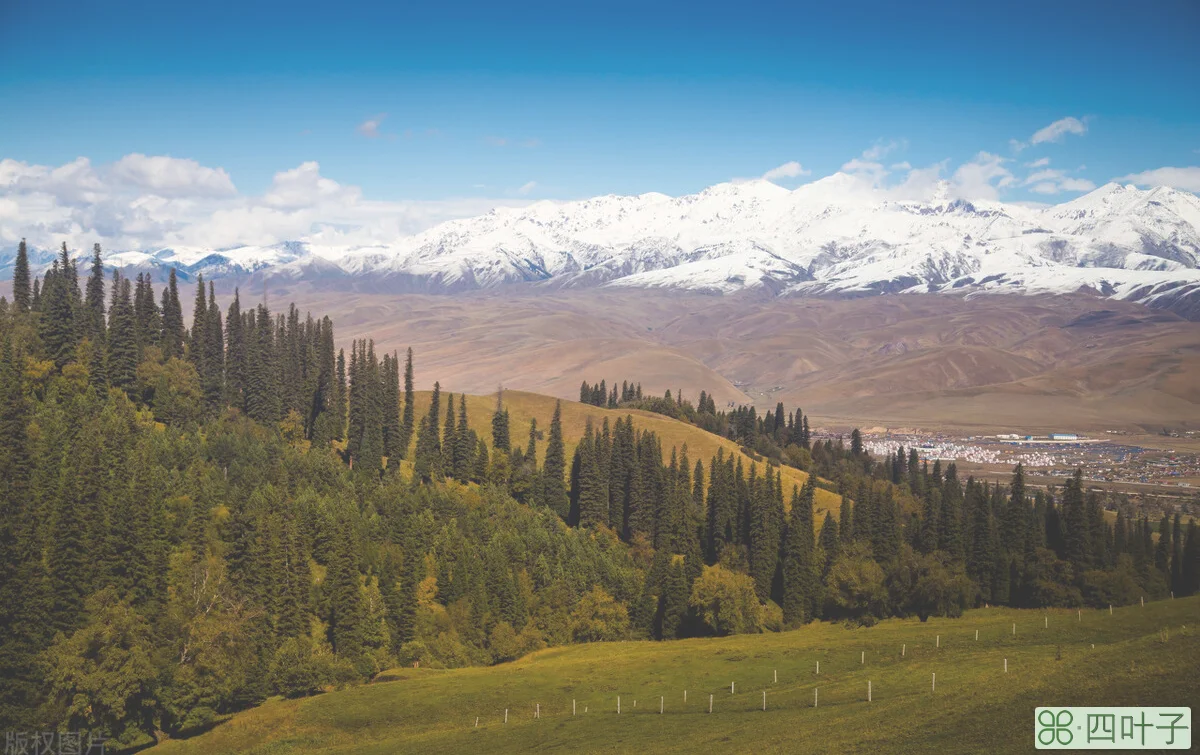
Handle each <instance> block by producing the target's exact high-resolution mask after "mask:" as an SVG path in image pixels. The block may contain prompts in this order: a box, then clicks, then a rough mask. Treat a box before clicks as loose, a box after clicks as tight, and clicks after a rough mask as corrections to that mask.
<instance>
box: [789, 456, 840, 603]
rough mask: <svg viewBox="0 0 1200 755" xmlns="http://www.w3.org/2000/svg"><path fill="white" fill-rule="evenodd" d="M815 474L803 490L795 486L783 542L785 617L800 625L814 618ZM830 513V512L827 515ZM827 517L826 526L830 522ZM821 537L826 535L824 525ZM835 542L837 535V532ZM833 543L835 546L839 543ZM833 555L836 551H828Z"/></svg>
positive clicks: (830, 555) (829, 524) (815, 589)
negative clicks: (832, 552) (813, 508)
mask: <svg viewBox="0 0 1200 755" xmlns="http://www.w3.org/2000/svg"><path fill="white" fill-rule="evenodd" d="M814 495H815V491H814V487H813V478H812V476H810V477H809V478H808V481H807V482H805V484H804V492H803V493H801V492H800V491H799V490H796V489H793V490H792V511H791V515H790V517H789V519H788V527H787V535H786V539H785V542H784V546H783V603H782V606H781V607H782V608H783V621H784V624H786V625H787V626H797V625H799V624H803V623H805V622H807V621H808V620H809V619H811V618H813V608H814V606H815V603H816V597H817V595H816V593H817V584H816V580H815V575H814V572H813V510H812V507H813V497H814ZM826 516H827V517H828V515H826ZM831 523H832V519H827V521H826V526H827V527H829V526H831ZM822 537H826V534H825V528H824V527H823V528H822ZM834 541H835V542H836V536H834ZM832 547H834V548H836V545H833V546H832ZM826 555H827V556H828V557H832V556H833V555H836V554H826Z"/></svg>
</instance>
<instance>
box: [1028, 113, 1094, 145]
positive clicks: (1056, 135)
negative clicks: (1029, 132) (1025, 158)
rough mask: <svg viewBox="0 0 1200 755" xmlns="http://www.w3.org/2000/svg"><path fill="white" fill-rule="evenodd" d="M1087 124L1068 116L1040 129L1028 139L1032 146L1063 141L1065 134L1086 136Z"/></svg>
mask: <svg viewBox="0 0 1200 755" xmlns="http://www.w3.org/2000/svg"><path fill="white" fill-rule="evenodd" d="M1086 133H1087V122H1086V119H1085V120H1082V121H1081V120H1079V119H1078V118H1075V117H1072V116H1068V117H1066V118H1059V119H1058V120H1057V121H1055V122H1054V123H1051V124H1050V125H1049V126H1046V127H1044V128H1040V129H1038V130H1037V131H1035V132H1034V134H1033V136H1031V137H1029V141H1030V143H1032V144H1042V143H1045V142H1059V141H1062V140H1063V137H1065V136H1066V135H1067V134H1086Z"/></svg>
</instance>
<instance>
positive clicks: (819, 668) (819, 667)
mask: <svg viewBox="0 0 1200 755" xmlns="http://www.w3.org/2000/svg"><path fill="white" fill-rule="evenodd" d="M820 675H821V662H820V661H817V676H820Z"/></svg>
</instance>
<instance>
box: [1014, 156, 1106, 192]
mask: <svg viewBox="0 0 1200 755" xmlns="http://www.w3.org/2000/svg"><path fill="white" fill-rule="evenodd" d="M1049 162H1050V161H1049V160H1046V159H1045V158H1043V159H1042V160H1035V161H1033V162H1032V163H1026V164H1027V165H1030V166H1035V167H1036V166H1044V165H1046V164H1047V163H1049ZM1021 185H1022V186H1028V187H1030V189H1029V190H1030V191H1032V192H1033V193H1035V194H1059V193H1061V192H1064V191H1076V192H1078V191H1091V190H1092V189H1094V188H1096V184H1094V183H1092V182H1091V181H1089V180H1088V179H1086V178H1078V177H1074V176H1069V175H1067V172H1066V171H1065V170H1058V169H1056V168H1043V169H1042V170H1038V171H1034V172H1033V173H1030V174H1029V175H1028V176H1026V177H1025V180H1023V181H1021Z"/></svg>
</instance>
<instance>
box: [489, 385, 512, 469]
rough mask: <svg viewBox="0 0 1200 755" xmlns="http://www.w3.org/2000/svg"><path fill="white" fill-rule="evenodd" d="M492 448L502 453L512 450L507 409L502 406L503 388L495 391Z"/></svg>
mask: <svg viewBox="0 0 1200 755" xmlns="http://www.w3.org/2000/svg"><path fill="white" fill-rule="evenodd" d="M492 448H493V449H494V450H496V451H503V452H504V453H506V454H507V453H511V452H512V440H511V437H510V435H509V431H508V410H507V409H505V408H504V389H503V388H501V389H500V390H498V391H496V411H495V412H494V413H493V414H492Z"/></svg>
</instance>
